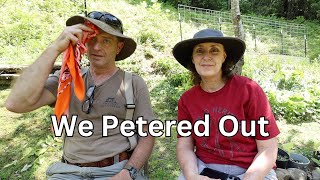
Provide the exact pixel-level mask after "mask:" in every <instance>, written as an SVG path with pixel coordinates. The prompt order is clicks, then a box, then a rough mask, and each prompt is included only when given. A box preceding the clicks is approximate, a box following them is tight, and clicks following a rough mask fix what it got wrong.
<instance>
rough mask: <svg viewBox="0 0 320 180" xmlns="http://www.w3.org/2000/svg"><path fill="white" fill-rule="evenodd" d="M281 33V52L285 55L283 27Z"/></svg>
mask: <svg viewBox="0 0 320 180" xmlns="http://www.w3.org/2000/svg"><path fill="white" fill-rule="evenodd" d="M280 34H281V54H282V55H283V54H284V49H283V48H284V47H283V46H284V44H283V43H284V42H283V32H282V29H280Z"/></svg>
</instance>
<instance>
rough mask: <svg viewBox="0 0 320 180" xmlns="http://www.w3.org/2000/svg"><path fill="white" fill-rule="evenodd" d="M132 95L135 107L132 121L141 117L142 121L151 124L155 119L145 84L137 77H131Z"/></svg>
mask: <svg viewBox="0 0 320 180" xmlns="http://www.w3.org/2000/svg"><path fill="white" fill-rule="evenodd" d="M132 77H133V89H134V91H133V93H134V102H135V105H136V108H135V111H134V115H133V119H135V120H136V119H137V118H138V117H143V119H144V120H147V121H148V122H151V121H152V120H154V119H155V116H154V114H153V111H152V106H151V102H150V95H149V90H148V87H147V84H146V83H145V81H144V80H143V79H142V78H141V77H140V76H137V75H133V76H132Z"/></svg>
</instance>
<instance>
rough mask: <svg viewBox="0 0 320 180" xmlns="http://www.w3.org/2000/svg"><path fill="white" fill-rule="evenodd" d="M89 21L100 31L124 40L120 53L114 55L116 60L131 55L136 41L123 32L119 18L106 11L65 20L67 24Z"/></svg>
mask: <svg viewBox="0 0 320 180" xmlns="http://www.w3.org/2000/svg"><path fill="white" fill-rule="evenodd" d="M85 20H87V21H90V22H91V23H93V24H94V25H96V26H97V27H98V28H100V29H101V30H102V31H104V32H106V33H108V34H111V35H114V36H117V37H119V38H121V39H122V40H123V41H124V46H123V48H122V50H121V51H120V53H119V54H118V55H117V56H116V61H120V60H123V59H126V58H127V57H129V56H131V54H133V52H134V51H135V49H136V47H137V43H136V42H135V41H134V40H133V39H132V38H130V37H128V36H125V35H124V34H123V25H122V22H121V20H120V19H119V18H117V17H116V16H114V15H112V14H110V13H108V12H99V11H92V12H90V13H89V14H88V16H86V17H84V16H72V17H71V18H69V19H68V20H67V21H66V25H67V26H72V25H75V24H81V23H84V21H85Z"/></svg>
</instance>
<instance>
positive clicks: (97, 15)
mask: <svg viewBox="0 0 320 180" xmlns="http://www.w3.org/2000/svg"><path fill="white" fill-rule="evenodd" d="M88 17H89V18H92V19H96V20H99V21H103V22H105V23H107V24H109V25H111V26H113V27H115V28H116V29H118V30H120V31H121V33H122V34H123V28H122V22H121V21H120V19H118V18H117V17H115V16H114V15H112V14H109V13H102V12H98V11H92V12H90V13H89V14H88Z"/></svg>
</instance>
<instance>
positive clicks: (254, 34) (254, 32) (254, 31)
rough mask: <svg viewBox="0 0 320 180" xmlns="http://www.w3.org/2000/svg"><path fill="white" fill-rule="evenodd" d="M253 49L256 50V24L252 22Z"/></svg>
mask: <svg viewBox="0 0 320 180" xmlns="http://www.w3.org/2000/svg"><path fill="white" fill-rule="evenodd" d="M253 38H254V51H257V37H256V25H255V24H253Z"/></svg>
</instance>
